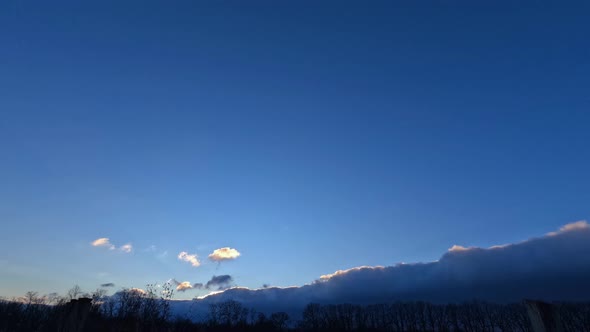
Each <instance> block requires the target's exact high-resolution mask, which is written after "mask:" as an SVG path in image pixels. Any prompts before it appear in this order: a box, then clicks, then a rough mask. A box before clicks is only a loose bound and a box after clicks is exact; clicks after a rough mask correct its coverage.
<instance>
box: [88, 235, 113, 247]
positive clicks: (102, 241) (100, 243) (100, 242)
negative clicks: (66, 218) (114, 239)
mask: <svg viewBox="0 0 590 332" xmlns="http://www.w3.org/2000/svg"><path fill="white" fill-rule="evenodd" d="M90 244H92V246H94V247H107V248H109V249H110V250H115V246H114V245H113V244H111V242H109V238H108V237H101V238H98V239H96V240H94V241H92V242H91V243H90Z"/></svg>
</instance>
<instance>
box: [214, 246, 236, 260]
mask: <svg viewBox="0 0 590 332" xmlns="http://www.w3.org/2000/svg"><path fill="white" fill-rule="evenodd" d="M240 255H241V254H240V252H239V251H237V250H236V249H233V248H230V247H224V248H219V249H215V250H213V252H212V253H211V254H210V255H209V259H210V260H212V261H214V262H221V261H227V260H233V259H236V258H238V257H240Z"/></svg>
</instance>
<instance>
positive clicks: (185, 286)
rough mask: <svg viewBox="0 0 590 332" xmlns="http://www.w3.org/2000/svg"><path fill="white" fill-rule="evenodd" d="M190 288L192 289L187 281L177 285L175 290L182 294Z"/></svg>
mask: <svg viewBox="0 0 590 332" xmlns="http://www.w3.org/2000/svg"><path fill="white" fill-rule="evenodd" d="M192 288H193V285H192V284H191V283H190V282H188V281H183V282H181V283H179V284H178V286H176V290H177V291H179V292H184V291H186V290H187V289H192Z"/></svg>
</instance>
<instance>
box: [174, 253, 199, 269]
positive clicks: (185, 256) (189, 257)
mask: <svg viewBox="0 0 590 332" xmlns="http://www.w3.org/2000/svg"><path fill="white" fill-rule="evenodd" d="M178 259H180V260H181V261H185V262H188V263H191V265H192V266H194V267H198V266H200V265H201V262H199V258H198V257H197V255H196V254H189V253H188V252H186V251H182V252H181V253H179V254H178Z"/></svg>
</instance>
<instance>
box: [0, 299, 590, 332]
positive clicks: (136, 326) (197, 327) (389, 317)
mask: <svg viewBox="0 0 590 332" xmlns="http://www.w3.org/2000/svg"><path fill="white" fill-rule="evenodd" d="M29 295H30V294H29ZM529 304H530V303H529ZM527 308H528V309H527ZM548 308H549V309H548ZM539 310H540V311H541V312H540V313H541V314H543V315H544V314H547V313H548V312H549V311H551V312H550V315H549V321H546V322H545V323H546V324H553V325H555V324H557V325H560V326H559V330H562V331H575V332H590V303H554V304H552V305H550V306H548V307H541V309H539ZM548 310H549V311H548ZM543 311H546V312H543ZM300 317H301V319H292V318H291V317H289V315H288V314H287V313H285V312H276V313H272V314H270V315H265V314H263V313H259V312H257V311H255V310H253V309H249V308H245V307H243V306H242V305H241V304H240V303H238V302H235V301H228V302H223V303H219V304H215V305H211V306H210V308H209V313H208V315H207V318H206V319H205V320H204V321H202V322H193V321H191V320H188V319H183V318H179V317H174V316H173V315H172V314H171V312H170V305H169V302H168V301H167V300H163V299H161V298H154V297H150V296H146V295H145V294H137V293H134V292H127V293H122V294H119V296H116V297H110V298H94V299H92V298H80V299H74V300H68V301H66V300H60V301H59V302H58V303H53V304H48V303H47V302H46V301H45V300H42V299H40V298H36V297H35V296H29V297H25V298H24V299H21V301H19V302H15V301H8V300H4V301H0V332H4V331H64V332H66V331H67V332H70V331H113V332H114V331H148V332H149V331H415V332H418V331H465V332H472V331H473V332H475V331H478V332H479V331H490V332H491V331H518V332H536V331H537V330H538V326H537V325H538V322H536V323H535V322H533V323H532V322H531V317H532V320H533V321H534V320H535V314H532V316H531V308H530V305H527V304H525V303H524V302H523V303H515V304H507V305H500V304H491V303H485V302H477V301H474V302H469V303H462V304H445V305H438V304H431V303H426V302H403V303H401V302H398V303H392V304H376V305H369V306H359V305H351V304H340V305H319V304H313V303H312V304H309V305H307V306H306V307H305V309H304V310H303V312H302V313H301V314H300ZM543 319H547V318H546V317H544V318H543ZM551 320H557V321H551ZM533 325H535V326H537V327H536V328H534V327H533Z"/></svg>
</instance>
